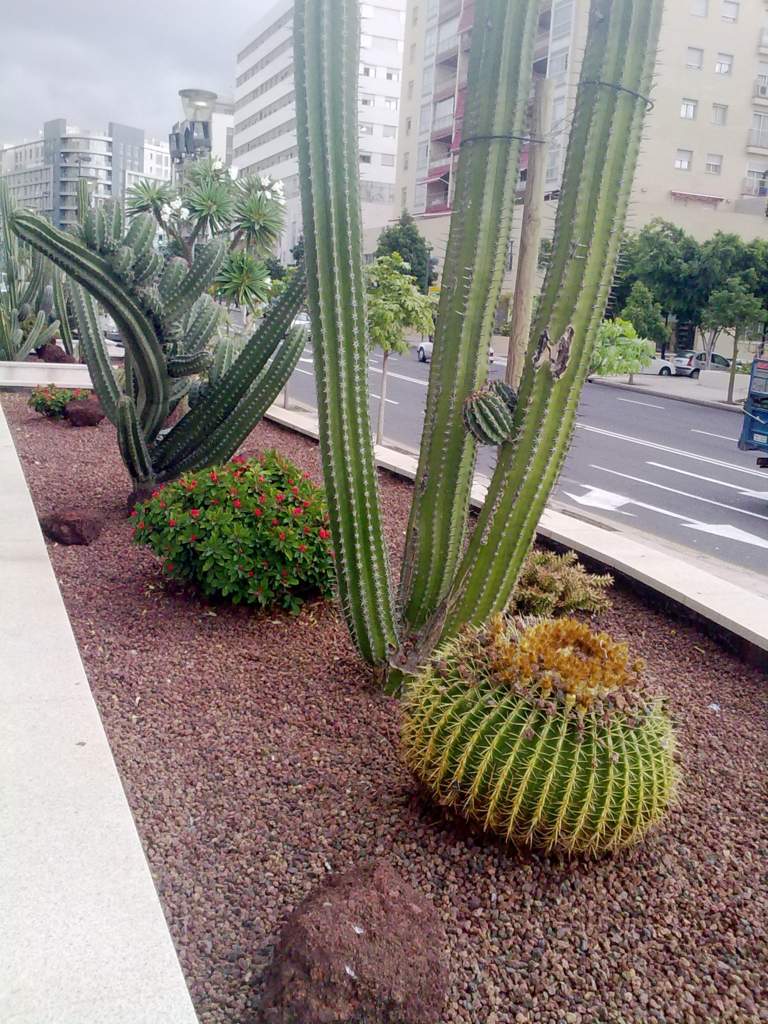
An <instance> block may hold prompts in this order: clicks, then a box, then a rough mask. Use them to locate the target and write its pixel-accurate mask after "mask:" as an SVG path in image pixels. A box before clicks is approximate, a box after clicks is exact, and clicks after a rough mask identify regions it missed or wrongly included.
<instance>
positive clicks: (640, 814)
mask: <svg viewBox="0 0 768 1024" xmlns="http://www.w3.org/2000/svg"><path fill="white" fill-rule="evenodd" d="M404 710H405V718H404V726H403V745H404V753H405V758H406V761H407V763H408V764H409V765H410V767H411V768H412V770H413V771H414V773H415V774H416V776H417V777H418V778H419V779H420V780H421V781H422V782H423V783H424V785H425V786H426V787H427V788H428V789H429V790H430V792H431V793H432V795H433V796H434V798H435V799H436V800H437V802H438V803H440V804H442V805H444V806H447V807H451V808H455V809H457V810H458V811H460V812H461V813H462V814H463V815H465V816H466V817H468V818H469V819H471V820H472V821H474V822H476V823H478V824H479V825H480V826H481V827H482V828H483V829H486V830H488V831H491V832H493V833H495V834H497V835H499V836H501V837H502V838H504V839H505V840H507V841H510V842H513V843H515V844H518V845H522V846H531V847H535V848H538V849H542V850H545V851H552V850H558V851H561V852H566V853H586V854H599V853H605V852H612V851H616V850H619V849H621V848H623V847H625V846H629V845H631V844H632V843H635V842H636V841H637V840H639V839H640V838H641V837H642V836H643V835H645V833H646V832H647V831H648V829H650V828H651V827H652V826H653V825H655V824H656V823H657V822H659V821H660V820H661V818H662V816H663V815H664V812H665V811H666V810H667V808H668V807H669V805H670V803H671V801H672V799H673V797H674V788H675V779H676V767H675V762H674V749H675V745H674V734H673V731H672V725H671V723H670V720H669V717H668V715H667V713H666V711H665V709H664V705H663V702H662V701H661V700H659V699H658V698H656V697H654V696H652V695H651V694H649V693H648V692H647V691H646V690H645V688H644V687H643V685H642V664H641V663H638V662H632V661H631V660H630V658H629V655H628V652H627V649H626V647H625V646H624V645H621V644H616V643H614V642H613V641H611V639H610V638H609V637H608V636H606V635H605V634H601V633H595V632H593V631H592V630H591V629H590V628H589V626H587V625H585V624H584V623H580V622H577V621H576V620H574V619H558V620H550V621H547V620H544V621H536V622H534V623H533V624H528V625H526V624H525V623H522V622H520V621H517V622H514V621H509V620H505V619H503V618H502V617H501V616H496V617H494V619H492V620H491V622H490V623H489V624H488V625H486V626H484V627H482V628H480V629H476V628H474V627H467V628H466V629H465V630H464V631H462V633H460V634H459V636H457V637H454V638H452V639H451V640H448V641H447V642H446V643H445V645H444V646H442V647H441V648H439V649H438V651H437V652H435V654H434V655H433V657H432V658H431V659H430V661H429V663H428V664H427V666H426V667H425V668H424V669H423V671H422V672H421V673H420V674H419V675H418V677H417V678H416V679H415V680H414V681H413V683H412V685H411V686H409V688H408V693H407V696H406V699H405V709H404Z"/></svg>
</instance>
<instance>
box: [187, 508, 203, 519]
mask: <svg viewBox="0 0 768 1024" xmlns="http://www.w3.org/2000/svg"><path fill="white" fill-rule="evenodd" d="M189 514H190V515H191V516H192V518H193V519H197V517H198V516H199V515H200V509H199V508H191V509H190V510H189Z"/></svg>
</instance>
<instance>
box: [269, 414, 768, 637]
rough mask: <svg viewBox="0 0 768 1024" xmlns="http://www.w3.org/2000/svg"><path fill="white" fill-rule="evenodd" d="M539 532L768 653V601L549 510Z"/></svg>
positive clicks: (477, 495)
mask: <svg viewBox="0 0 768 1024" xmlns="http://www.w3.org/2000/svg"><path fill="white" fill-rule="evenodd" d="M267 418H268V419H270V420H273V421H274V422H276V423H280V424H281V425H282V426H285V427H289V428H290V429H292V430H298V431H299V432H300V433H302V434H306V435H307V436H309V437H314V438H316V437H317V436H318V432H317V417H316V416H314V415H312V414H310V413H308V412H294V411H292V410H288V409H283V408H278V407H277V406H272V408H271V409H269V411H268V412H267ZM374 451H375V455H376V463H377V465H378V466H380V467H381V468H382V469H387V470H389V471H390V472H391V473H396V474H397V475H398V476H403V477H406V478H407V479H409V480H413V479H414V478H415V476H416V468H417V459H416V458H415V457H414V456H413V455H408V454H406V453H404V452H398V451H395V450H394V449H392V448H385V447H382V446H380V445H377V446H376V447H375V449H374ZM487 488H488V479H487V478H486V477H483V476H480V475H479V474H478V476H476V477H475V483H474V486H473V487H472V504H473V506H474V507H475V508H481V507H482V505H483V503H484V501H485V496H486V493H487ZM538 533H539V534H540V536H542V537H545V538H546V539H548V540H551V541H553V542H555V543H557V544H561V545H563V546H564V547H568V548H572V549H573V550H574V551H576V552H577V553H578V554H580V555H584V556H585V557H587V558H591V559H593V560H594V561H596V562H600V563H601V564H602V565H605V566H606V567H607V568H609V569H612V570H613V571H614V572H617V573H621V574H622V575H623V576H627V577H629V578H630V579H632V580H635V581H637V582H638V583H641V584H643V585H644V586H648V587H650V588H651V589H653V590H655V591H656V592H658V593H660V594H662V595H664V596H665V597H667V598H669V599H670V600H672V601H674V602H676V603H677V604H679V605H682V606H683V607H684V608H687V609H688V610H689V611H691V612H693V613H694V614H696V615H699V616H701V617H702V618H704V619H706V620H708V621H709V622H712V623H714V624H715V625H716V626H718V627H719V628H720V629H723V630H725V631H726V632H728V633H731V634H733V635H734V636H736V637H739V638H740V639H741V640H743V641H745V642H746V643H747V644H750V645H752V646H753V647H756V648H758V649H759V650H760V651H768V600H766V599H765V598H761V597H756V596H755V595H754V594H753V593H752V592H751V591H749V590H746V589H745V588H743V587H739V586H737V585H736V584H735V583H732V582H730V581H729V580H725V579H722V578H721V577H720V576H715V575H714V574H712V573H710V572H706V571H704V570H702V569H699V568H698V567H697V566H696V564H695V562H693V561H688V560H685V559H682V558H676V557H674V555H671V554H670V553H669V552H668V551H666V550H658V549H656V548H653V547H651V546H650V545H647V544H642V543H640V542H639V541H637V540H634V539H632V538H630V537H626V536H625V535H624V534H622V533H621V532H619V531H612V530H606V529H604V528H603V527H601V526H597V525H595V524H594V523H587V522H584V521H582V520H580V519H576V518H574V517H572V516H568V515H565V514H564V513H562V512H558V511H555V510H554V509H550V508H547V509H545V511H544V514H543V515H542V517H541V521H540V522H539V526H538Z"/></svg>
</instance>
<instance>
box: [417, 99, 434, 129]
mask: <svg viewBox="0 0 768 1024" xmlns="http://www.w3.org/2000/svg"><path fill="white" fill-rule="evenodd" d="M431 127H432V104H431V103H425V104H424V105H423V106H422V108H421V114H420V115H419V131H420V132H428V131H429V129H430V128H431Z"/></svg>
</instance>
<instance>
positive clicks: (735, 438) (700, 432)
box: [691, 427, 739, 444]
mask: <svg viewBox="0 0 768 1024" xmlns="http://www.w3.org/2000/svg"><path fill="white" fill-rule="evenodd" d="M691 433H692V434H706V435H707V437H719V438H721V439H722V440H723V441H730V442H731V444H736V443H737V442H738V440H739V439H738V437H727V436H726V435H725V434H713V433H712V431H711V430H695V429H694V428H693V427H691Z"/></svg>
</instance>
